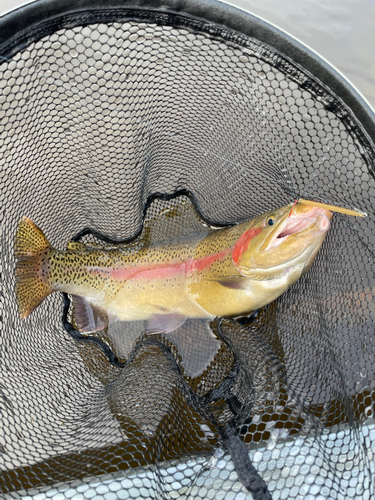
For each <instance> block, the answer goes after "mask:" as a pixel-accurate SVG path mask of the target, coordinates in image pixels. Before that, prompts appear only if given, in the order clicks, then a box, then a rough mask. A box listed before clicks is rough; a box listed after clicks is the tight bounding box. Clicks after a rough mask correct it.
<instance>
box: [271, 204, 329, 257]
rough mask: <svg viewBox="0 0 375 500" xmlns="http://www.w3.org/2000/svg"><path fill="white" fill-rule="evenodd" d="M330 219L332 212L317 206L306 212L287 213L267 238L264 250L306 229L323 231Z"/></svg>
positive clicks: (327, 226) (326, 228)
mask: <svg viewBox="0 0 375 500" xmlns="http://www.w3.org/2000/svg"><path fill="white" fill-rule="evenodd" d="M331 219H332V212H330V211H329V210H324V209H322V208H318V207H313V208H312V210H310V211H309V212H308V214H305V213H303V214H300V215H298V214H294V215H287V216H286V218H285V219H284V220H282V221H280V223H279V224H278V225H277V226H276V227H275V229H274V230H273V231H272V232H271V234H270V235H269V237H268V238H267V240H268V241H267V243H266V248H265V250H270V249H273V248H275V247H278V246H279V245H281V243H283V242H284V241H286V240H287V239H288V238H290V237H291V236H293V235H297V234H300V233H302V232H303V231H305V230H306V229H309V230H311V229H315V231H319V232H324V233H325V232H327V231H328V229H329V227H330V224H331Z"/></svg>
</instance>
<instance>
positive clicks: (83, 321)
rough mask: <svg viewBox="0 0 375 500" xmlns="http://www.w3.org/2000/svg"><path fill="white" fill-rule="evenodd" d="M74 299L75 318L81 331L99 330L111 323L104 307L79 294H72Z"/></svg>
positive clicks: (91, 331)
mask: <svg viewBox="0 0 375 500" xmlns="http://www.w3.org/2000/svg"><path fill="white" fill-rule="evenodd" d="M72 300H73V314H74V319H75V322H76V325H77V329H78V330H79V331H80V332H81V333H93V332H98V331H99V330H103V329H104V328H106V327H107V326H108V325H109V324H110V323H111V321H110V319H109V316H108V314H107V311H106V310H105V309H103V308H102V307H99V306H95V305H93V304H91V303H90V302H89V301H88V300H87V299H85V298H84V297H80V296H79V295H72Z"/></svg>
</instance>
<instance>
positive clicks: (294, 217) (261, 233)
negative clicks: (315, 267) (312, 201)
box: [232, 203, 332, 286]
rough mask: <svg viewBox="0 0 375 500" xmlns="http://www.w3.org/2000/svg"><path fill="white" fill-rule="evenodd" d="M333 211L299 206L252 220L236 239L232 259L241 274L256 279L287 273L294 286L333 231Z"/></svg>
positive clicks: (286, 207) (266, 278) (273, 211)
mask: <svg viewBox="0 0 375 500" xmlns="http://www.w3.org/2000/svg"><path fill="white" fill-rule="evenodd" d="M331 220H332V212H330V211H329V210H325V209H323V208H320V207H319V208H318V207H312V206H308V205H303V204H302V203H297V204H296V205H295V206H293V204H290V205H286V206H284V207H281V208H279V209H277V210H272V211H270V212H267V213H265V214H263V215H261V216H258V217H257V218H256V219H254V220H253V223H252V224H251V226H250V228H249V229H248V230H247V231H245V232H244V233H243V234H242V235H241V236H240V238H239V239H238V240H237V242H236V244H235V246H234V250H233V254H232V258H233V262H234V264H235V266H236V267H237V269H238V270H239V272H240V273H241V274H242V275H243V276H246V277H248V278H251V279H253V280H259V281H260V280H272V279H276V278H280V277H281V276H283V275H285V274H287V275H288V278H287V281H288V285H289V286H290V285H291V284H293V283H294V282H295V281H297V279H298V278H299V277H300V276H301V275H302V274H304V273H306V272H307V271H308V270H309V269H310V267H311V266H312V264H313V262H314V259H315V257H316V255H317V253H318V251H319V248H320V247H321V245H322V243H323V240H324V238H325V236H326V234H327V231H328V229H329V228H330V224H331Z"/></svg>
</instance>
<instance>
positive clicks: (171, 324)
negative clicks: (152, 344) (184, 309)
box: [146, 313, 186, 333]
mask: <svg viewBox="0 0 375 500" xmlns="http://www.w3.org/2000/svg"><path fill="white" fill-rule="evenodd" d="M185 321H186V316H185V315H183V314H180V313H169V314H153V315H152V316H150V317H149V319H148V321H147V328H146V332H147V333H169V332H173V330H176V329H177V328H178V327H180V326H181V325H183V324H184V323H185Z"/></svg>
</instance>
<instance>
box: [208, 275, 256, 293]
mask: <svg viewBox="0 0 375 500" xmlns="http://www.w3.org/2000/svg"><path fill="white" fill-rule="evenodd" d="M246 279H247V278H246V277H245V276H222V277H220V278H206V280H207V281H215V282H216V283H218V284H219V285H221V286H225V287H226V288H233V289H234V290H245V288H246V287H245V283H246V281H245V280H246Z"/></svg>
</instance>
